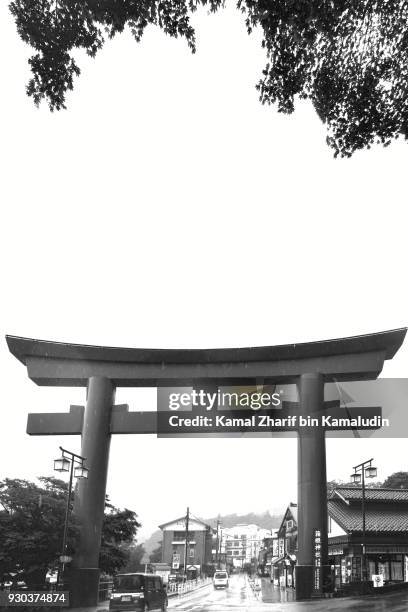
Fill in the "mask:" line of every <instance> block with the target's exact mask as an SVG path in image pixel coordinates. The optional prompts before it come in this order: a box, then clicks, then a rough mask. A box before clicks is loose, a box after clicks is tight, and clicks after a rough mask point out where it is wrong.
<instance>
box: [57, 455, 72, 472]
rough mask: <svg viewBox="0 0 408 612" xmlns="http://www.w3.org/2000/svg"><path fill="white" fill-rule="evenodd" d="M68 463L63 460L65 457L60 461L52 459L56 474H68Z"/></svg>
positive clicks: (66, 460)
mask: <svg viewBox="0 0 408 612" xmlns="http://www.w3.org/2000/svg"><path fill="white" fill-rule="evenodd" d="M70 465H71V463H70V461H68V459H65V457H61V459H54V470H55V471H56V472H69V468H70Z"/></svg>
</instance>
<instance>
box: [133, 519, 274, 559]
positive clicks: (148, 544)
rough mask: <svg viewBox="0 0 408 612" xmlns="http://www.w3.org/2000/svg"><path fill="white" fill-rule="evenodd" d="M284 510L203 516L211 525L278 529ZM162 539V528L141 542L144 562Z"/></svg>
mask: <svg viewBox="0 0 408 612" xmlns="http://www.w3.org/2000/svg"><path fill="white" fill-rule="evenodd" d="M282 516H283V512H282V514H280V515H275V514H270V512H269V510H267V511H266V512H264V513H262V514H255V513H254V512H250V513H249V514H226V515H223V516H221V515H220V516H215V517H212V518H207V519H206V518H203V519H201V520H203V521H204V522H205V523H207V524H208V525H211V527H216V525H217V520H219V521H220V524H221V525H222V527H235V525H241V524H248V525H249V524H254V525H258V526H259V527H262V528H263V529H277V528H278V527H279V526H280V524H281V521H282ZM161 540H162V532H161V531H160V529H157V531H154V532H153V533H152V535H151V536H150V538H147V540H145V541H144V542H140V544H143V546H144V549H145V551H146V554H145V555H144V557H143V559H142V561H143V563H147V562H148V560H149V555H150V554H151V553H152V552H153V550H154V549H155V548H157V546H158V544H159V542H161Z"/></svg>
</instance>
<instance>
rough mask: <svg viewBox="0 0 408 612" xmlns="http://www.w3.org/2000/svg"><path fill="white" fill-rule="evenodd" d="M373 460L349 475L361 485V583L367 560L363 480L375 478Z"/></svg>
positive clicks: (364, 462) (357, 466)
mask: <svg viewBox="0 0 408 612" xmlns="http://www.w3.org/2000/svg"><path fill="white" fill-rule="evenodd" d="M373 461H374V459H367V461H363V462H362V463H359V465H355V466H354V467H353V470H354V472H353V474H351V475H350V478H351V480H352V481H353V483H354V484H360V483H361V511H362V514H363V530H362V542H361V546H362V568H361V569H362V572H361V573H362V582H363V583H364V581H365V580H367V559H366V545H365V540H366V533H365V532H366V516H365V479H366V478H375V477H376V476H377V468H376V467H374V466H373V465H372V462H373Z"/></svg>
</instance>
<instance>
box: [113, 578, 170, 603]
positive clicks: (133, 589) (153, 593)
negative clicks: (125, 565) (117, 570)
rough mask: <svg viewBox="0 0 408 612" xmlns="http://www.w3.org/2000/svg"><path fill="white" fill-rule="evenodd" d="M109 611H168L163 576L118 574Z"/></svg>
mask: <svg viewBox="0 0 408 612" xmlns="http://www.w3.org/2000/svg"><path fill="white" fill-rule="evenodd" d="M109 610H112V611H115V612H116V611H119V610H129V611H130V610H132V611H137V612H139V611H142V612H147V611H149V612H152V611H153V610H160V611H161V612H165V611H166V610H167V592H166V589H165V588H164V585H163V580H162V578H161V576H156V575H155V574H142V573H135V574H117V575H116V576H115V577H114V578H113V589H112V594H111V596H110V602H109Z"/></svg>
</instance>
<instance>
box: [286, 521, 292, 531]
mask: <svg viewBox="0 0 408 612" xmlns="http://www.w3.org/2000/svg"><path fill="white" fill-rule="evenodd" d="M286 529H293V521H292V520H290V521H286Z"/></svg>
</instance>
